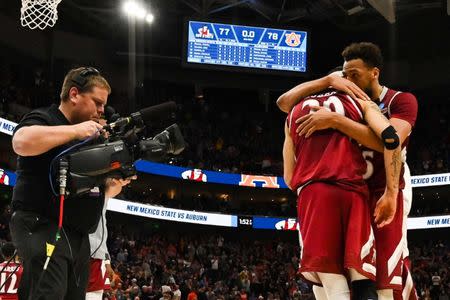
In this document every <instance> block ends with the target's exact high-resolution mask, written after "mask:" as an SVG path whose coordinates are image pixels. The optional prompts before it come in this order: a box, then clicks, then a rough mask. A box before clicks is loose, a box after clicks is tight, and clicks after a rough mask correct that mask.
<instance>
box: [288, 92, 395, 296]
mask: <svg viewBox="0 0 450 300" xmlns="http://www.w3.org/2000/svg"><path fill="white" fill-rule="evenodd" d="M320 107H324V108H325V109H327V110H330V111H334V112H336V113H338V114H340V115H342V116H344V117H347V118H350V119H351V120H354V121H355V122H360V123H362V122H363V121H364V120H365V121H367V122H368V123H369V124H370V125H371V126H372V128H373V130H374V131H375V132H376V134H378V135H379V136H380V137H381V136H383V139H384V140H385V144H386V149H385V151H384V156H385V159H386V162H387V165H388V166H389V168H387V174H386V175H387V178H388V189H386V193H384V194H383V195H382V196H380V197H381V199H380V202H379V204H378V205H377V212H376V218H377V221H378V222H380V223H381V224H383V223H385V222H386V223H389V222H390V220H391V218H392V216H393V214H394V212H395V200H396V199H397V192H398V176H399V170H400V165H401V157H400V150H399V149H400V147H399V145H398V142H397V143H396V142H395V141H396V139H398V137H397V135H396V133H395V130H394V129H393V127H392V126H390V124H389V122H388V121H387V119H386V118H385V117H384V116H383V115H382V114H381V113H380V111H379V109H378V108H377V107H376V106H375V107H374V105H373V103H372V102H370V101H359V100H358V101H354V100H353V99H352V98H351V97H349V96H348V95H345V94H343V93H338V92H337V91H328V92H325V93H322V94H319V95H313V96H310V97H306V98H304V99H302V100H300V102H299V103H298V104H297V105H296V106H294V107H293V109H292V110H291V112H290V113H289V115H288V118H287V121H286V126H285V144H284V147H283V158H284V178H285V181H286V183H287V184H288V186H289V187H290V188H291V189H292V190H294V191H297V193H298V202H297V215H298V219H299V222H300V242H301V244H302V254H301V264H300V272H301V274H302V275H303V276H304V277H305V278H306V279H307V280H309V281H311V282H314V283H318V284H322V285H323V287H324V289H325V293H326V295H327V298H328V299H333V300H338V299H350V291H349V288H348V284H347V272H348V275H349V277H350V278H351V280H352V294H353V298H354V299H373V297H376V292H375V286H374V283H371V281H370V280H372V282H373V281H374V280H375V272H376V271H375V266H374V256H375V253H374V249H373V233H372V229H371V224H370V220H371V218H370V215H369V207H368V201H367V198H368V190H367V185H366V183H365V181H364V179H363V174H364V172H365V169H366V163H365V161H364V158H363V157H362V155H361V150H360V148H359V146H358V144H357V143H356V142H355V141H353V140H351V139H350V138H349V137H347V136H345V135H344V134H342V133H341V132H339V131H336V130H326V131H321V132H317V133H316V134H314V135H312V136H311V137H310V138H305V137H304V136H299V135H298V134H297V133H296V129H297V127H298V124H296V123H295V122H294V121H295V120H297V119H298V118H301V117H303V116H307V115H309V114H314V113H315V111H316V110H317V109H318V108H320ZM293 120H294V121H293ZM324 236H326V238H324Z"/></svg>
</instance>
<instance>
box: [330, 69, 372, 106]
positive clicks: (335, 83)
mask: <svg viewBox="0 0 450 300" xmlns="http://www.w3.org/2000/svg"><path fill="white" fill-rule="evenodd" d="M337 73H339V72H334V73H331V74H330V75H328V80H329V82H330V86H331V87H333V88H334V89H336V90H338V91H341V92H344V93H346V94H347V95H349V96H350V97H352V98H353V99H355V100H357V99H361V100H364V101H370V97H369V96H368V95H367V94H366V93H365V92H364V91H363V90H362V89H360V88H359V87H358V86H357V85H356V84H354V83H353V82H351V81H350V80H348V79H346V78H344V77H342V76H340V75H339V74H337Z"/></svg>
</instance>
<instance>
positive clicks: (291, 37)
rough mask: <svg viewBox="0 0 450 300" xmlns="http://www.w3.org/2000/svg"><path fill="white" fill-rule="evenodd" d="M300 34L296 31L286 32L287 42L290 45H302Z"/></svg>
mask: <svg viewBox="0 0 450 300" xmlns="http://www.w3.org/2000/svg"><path fill="white" fill-rule="evenodd" d="M300 37H301V36H300V34H296V33H295V32H291V33H286V44H287V45H288V46H290V47H297V46H298V45H300V42H301V41H300Z"/></svg>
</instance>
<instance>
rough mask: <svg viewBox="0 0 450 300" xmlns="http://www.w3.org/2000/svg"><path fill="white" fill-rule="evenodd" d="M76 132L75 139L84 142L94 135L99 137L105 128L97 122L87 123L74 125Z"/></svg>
mask: <svg viewBox="0 0 450 300" xmlns="http://www.w3.org/2000/svg"><path fill="white" fill-rule="evenodd" d="M72 126H73V128H74V130H75V138H76V139H78V140H82V139H85V138H88V137H91V136H93V135H98V134H99V133H100V130H101V129H102V128H103V127H102V125H100V124H99V123H97V122H95V121H85V122H82V123H79V124H75V125H72Z"/></svg>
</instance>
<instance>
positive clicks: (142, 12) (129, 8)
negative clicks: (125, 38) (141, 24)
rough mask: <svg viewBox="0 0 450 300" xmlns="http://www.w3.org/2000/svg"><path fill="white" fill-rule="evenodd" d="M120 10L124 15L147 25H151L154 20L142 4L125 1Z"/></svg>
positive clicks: (129, 0)
mask: <svg viewBox="0 0 450 300" xmlns="http://www.w3.org/2000/svg"><path fill="white" fill-rule="evenodd" d="M122 10H123V12H124V13H125V14H126V15H128V16H130V17H134V18H136V19H138V20H145V21H146V22H147V23H149V24H151V23H152V22H153V20H154V18H155V17H154V16H153V14H152V13H150V12H148V11H147V9H145V7H144V6H143V5H142V4H140V3H139V2H136V1H133V0H128V1H125V2H124V3H123V5H122Z"/></svg>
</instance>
